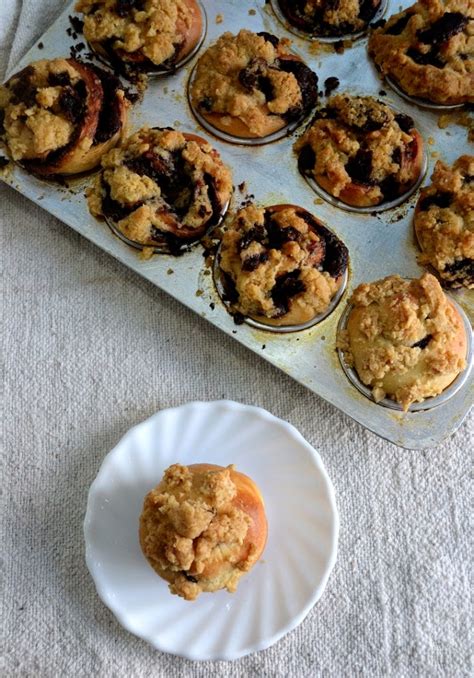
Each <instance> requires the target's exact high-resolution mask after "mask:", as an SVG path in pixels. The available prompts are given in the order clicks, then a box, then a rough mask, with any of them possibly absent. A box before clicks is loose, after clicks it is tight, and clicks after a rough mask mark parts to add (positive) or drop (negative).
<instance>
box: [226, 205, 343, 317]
mask: <svg viewBox="0 0 474 678" xmlns="http://www.w3.org/2000/svg"><path fill="white" fill-rule="evenodd" d="M218 264H219V270H218V275H219V276H220V280H221V282H222V287H223V296H224V301H225V302H226V303H227V305H228V307H229V310H230V311H231V312H232V313H233V314H237V318H239V317H242V316H243V317H249V318H253V319H254V320H258V321H260V322H262V323H264V324H267V325H277V326H292V325H304V324H305V323H308V322H309V321H311V320H312V319H313V318H315V317H316V316H319V315H321V314H324V313H325V312H326V311H327V310H328V308H329V306H330V304H331V301H332V300H333V298H334V297H335V296H336V294H337V293H338V291H339V290H340V288H341V286H342V284H343V280H344V274H345V272H346V269H347V265H348V252H347V248H346V246H345V245H344V244H343V243H342V242H341V241H340V240H339V238H337V237H336V236H335V235H334V233H332V232H331V231H330V230H329V229H328V228H326V227H325V226H324V225H323V224H322V223H321V222H320V221H318V220H317V219H316V218H315V217H314V216H313V215H312V214H310V213H309V212H307V211H306V210H305V209H303V208H301V207H297V206H294V205H273V206H271V207H267V208H263V207H256V206H255V205H249V206H247V207H244V208H243V209H241V210H239V211H238V212H237V214H236V215H235V218H234V220H233V222H232V224H231V225H230V227H229V229H228V230H227V231H226V232H225V233H224V236H223V238H222V244H221V249H220V253H219V258H218Z"/></svg>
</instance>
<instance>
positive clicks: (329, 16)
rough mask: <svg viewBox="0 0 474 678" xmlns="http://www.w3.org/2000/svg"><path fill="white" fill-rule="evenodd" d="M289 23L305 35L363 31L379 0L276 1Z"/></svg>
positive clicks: (335, 34) (328, 34)
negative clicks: (336, 0)
mask: <svg viewBox="0 0 474 678" xmlns="http://www.w3.org/2000/svg"><path fill="white" fill-rule="evenodd" d="M278 4H279V5H280V8H281V10H282V12H283V14H284V15H285V16H286V18H287V19H288V21H289V22H290V23H291V24H293V25H294V26H295V27H296V28H299V29H300V30H301V31H304V32H306V33H312V34H314V35H320V36H338V35H346V34H350V33H357V32H358V31H362V30H364V28H366V26H367V24H368V22H369V21H370V20H371V19H372V18H373V16H374V14H375V12H376V11H377V9H378V7H379V6H380V0H339V1H338V2H334V1H333V0H300V1H299V2H294V0H278Z"/></svg>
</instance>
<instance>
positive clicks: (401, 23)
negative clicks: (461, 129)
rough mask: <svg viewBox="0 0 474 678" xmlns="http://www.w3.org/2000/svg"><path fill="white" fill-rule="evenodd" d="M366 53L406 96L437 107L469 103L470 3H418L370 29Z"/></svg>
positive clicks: (473, 72)
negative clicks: (419, 98) (438, 105)
mask: <svg viewBox="0 0 474 678" xmlns="http://www.w3.org/2000/svg"><path fill="white" fill-rule="evenodd" d="M368 49H369V54H370V55H371V57H372V58H373V59H374V61H375V63H376V65H377V66H378V68H379V69H380V70H381V72H382V74H383V75H389V76H391V77H392V78H393V79H394V80H396V82H397V83H398V85H399V86H400V87H401V89H402V90H403V91H404V92H406V93H407V94H409V95H412V96H417V97H421V98H423V99H427V100H428V101H431V102H434V103H438V104H458V103H467V102H471V103H472V102H473V101H474V58H473V57H474V4H473V2H472V0H420V1H419V2H417V3H415V4H414V5H412V6H411V7H409V8H408V9H405V10H403V11H402V12H399V13H397V14H394V15H393V16H392V17H390V19H389V20H388V21H387V22H386V23H385V22H384V25H383V26H379V27H378V28H376V29H375V30H374V31H373V32H372V34H371V35H370V38H369V45H368Z"/></svg>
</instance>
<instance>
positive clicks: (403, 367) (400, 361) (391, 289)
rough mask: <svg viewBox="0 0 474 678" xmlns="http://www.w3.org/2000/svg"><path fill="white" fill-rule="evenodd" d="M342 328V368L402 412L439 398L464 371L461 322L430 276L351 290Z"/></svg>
mask: <svg viewBox="0 0 474 678" xmlns="http://www.w3.org/2000/svg"><path fill="white" fill-rule="evenodd" d="M350 304H351V305H352V308H351V311H350V313H349V318H348V321H347V329H346V330H343V331H342V332H341V333H340V334H339V336H338V346H339V348H340V349H341V350H342V351H343V353H344V359H345V362H346V364H348V365H349V366H352V367H354V369H355V371H356V372H357V375H358V377H359V379H360V380H361V382H362V383H363V384H365V385H366V386H369V387H371V388H372V393H373V397H374V400H375V401H376V402H378V401H380V400H382V399H383V398H385V397H388V398H390V399H392V400H395V401H396V402H398V403H399V404H400V405H401V406H402V408H403V410H404V411H406V410H408V408H409V407H410V405H411V404H412V403H415V402H422V401H423V400H425V399H426V398H431V397H433V396H436V395H438V394H440V393H442V392H443V391H444V390H445V389H446V388H447V387H448V386H449V385H450V384H451V383H452V382H453V381H454V380H455V379H456V377H457V376H458V375H459V373H460V372H461V371H462V370H463V369H464V368H465V366H466V353H467V337H466V331H465V327H464V324H463V320H462V318H461V316H460V314H459V312H458V311H457V310H456V308H455V307H454V305H453V304H452V303H451V301H450V300H449V299H448V297H447V296H446V295H445V294H444V292H443V290H442V289H441V286H440V284H439V282H438V281H437V280H436V278H435V277H434V276H433V275H430V274H429V273H425V274H424V275H423V276H422V277H421V278H420V279H419V280H404V279H402V278H400V277H399V276H396V275H392V276H389V277H387V278H384V279H383V280H378V281H376V282H372V283H364V284H362V285H359V287H357V289H356V290H355V291H354V293H353V295H352V297H351V299H350Z"/></svg>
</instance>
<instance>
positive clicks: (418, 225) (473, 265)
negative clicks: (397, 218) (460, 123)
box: [415, 155, 474, 289]
mask: <svg viewBox="0 0 474 678" xmlns="http://www.w3.org/2000/svg"><path fill="white" fill-rule="evenodd" d="M415 231H416V237H417V240H418V243H419V245H420V247H421V250H422V254H421V256H420V257H419V261H420V263H421V264H425V265H427V264H430V265H431V266H433V268H434V269H436V271H437V273H438V275H439V276H440V278H442V280H443V281H445V282H446V283H447V284H448V285H449V286H450V287H468V288H469V289H473V288H474V156H472V155H463V156H461V157H460V158H458V159H457V160H456V162H455V163H454V164H453V165H452V167H449V166H448V165H446V164H445V163H444V162H441V160H438V162H437V163H436V166H435V169H434V172H433V176H432V177H431V184H430V186H427V187H426V188H423V189H422V191H421V193H420V197H419V199H418V202H417V205H416V209H415Z"/></svg>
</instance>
